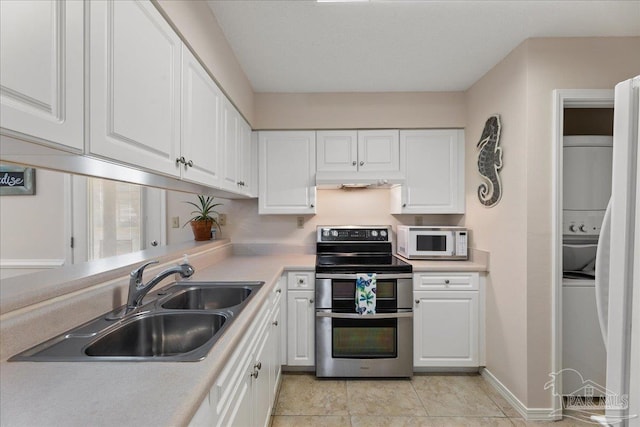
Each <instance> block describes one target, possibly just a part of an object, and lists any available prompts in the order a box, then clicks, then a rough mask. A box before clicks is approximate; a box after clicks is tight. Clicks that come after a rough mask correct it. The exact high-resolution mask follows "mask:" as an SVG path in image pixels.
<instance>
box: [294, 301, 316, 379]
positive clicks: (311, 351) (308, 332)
mask: <svg viewBox="0 0 640 427" xmlns="http://www.w3.org/2000/svg"><path fill="white" fill-rule="evenodd" d="M313 295H314V292H313V291H288V293H287V365H289V366H313V365H314V364H315V347H314V343H315V334H314V332H315V327H314V321H315V310H314V303H313Z"/></svg>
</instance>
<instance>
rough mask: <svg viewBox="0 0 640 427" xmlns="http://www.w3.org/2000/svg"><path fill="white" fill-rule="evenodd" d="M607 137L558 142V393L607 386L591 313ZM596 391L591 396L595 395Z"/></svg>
mask: <svg viewBox="0 0 640 427" xmlns="http://www.w3.org/2000/svg"><path fill="white" fill-rule="evenodd" d="M612 152H613V138H612V137H611V136H593V135H580V136H565V137H564V138H563V224H562V229H563V258H562V264H563V279H562V309H563V316H562V323H563V331H562V332H563V333H562V342H563V345H562V347H563V352H562V353H563V355H562V356H563V357H562V367H563V368H564V369H568V368H570V369H574V370H575V371H577V373H579V374H580V375H577V374H575V375H568V374H567V373H566V372H565V375H563V394H564V395H569V394H574V393H576V394H580V392H579V390H581V389H582V388H583V387H584V383H583V381H588V380H590V381H593V382H594V383H597V384H600V385H602V386H604V385H605V384H606V350H605V345H604V342H603V339H602V335H601V333H600V324H599V322H598V314H597V309H596V292H595V257H596V248H597V244H598V237H599V234H600V227H601V224H602V220H603V218H604V213H605V210H606V208H607V203H608V201H609V197H610V196H611V164H612ZM597 394H598V393H597V390H596V391H595V395H597Z"/></svg>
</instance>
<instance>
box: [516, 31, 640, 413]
mask: <svg viewBox="0 0 640 427" xmlns="http://www.w3.org/2000/svg"><path fill="white" fill-rule="evenodd" d="M526 46H527V51H528V59H527V69H528V83H527V85H528V87H527V111H528V112H527V116H528V117H527V152H526V157H527V188H528V191H527V217H526V224H527V225H526V227H527V325H528V328H527V340H528V344H527V348H528V351H527V356H528V364H527V367H528V378H529V381H528V396H529V399H528V406H529V407H546V406H547V405H548V404H549V402H550V396H549V395H548V394H547V393H546V392H544V391H543V387H544V383H545V382H546V381H547V380H548V378H549V377H548V373H549V372H550V371H551V359H550V354H551V312H552V305H551V292H552V290H551V267H552V263H553V262H554V260H552V259H551V245H552V241H551V214H550V213H551V197H552V193H551V192H552V181H551V179H552V174H551V170H552V145H551V140H552V132H553V129H552V125H553V124H552V113H553V111H552V108H553V104H552V91H553V90H554V89H575V88H580V89H613V87H614V85H615V84H616V83H618V82H620V81H622V80H626V79H628V78H631V77H634V76H636V75H638V74H640V54H639V53H638V52H640V37H633V38H631V37H629V38H622V37H621V38H616V37H610V38H562V39H557V38H546V39H530V40H528V41H527V42H526Z"/></svg>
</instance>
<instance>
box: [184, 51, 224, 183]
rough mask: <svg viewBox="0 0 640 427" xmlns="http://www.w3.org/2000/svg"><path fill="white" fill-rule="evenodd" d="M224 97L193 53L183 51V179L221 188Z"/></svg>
mask: <svg viewBox="0 0 640 427" xmlns="http://www.w3.org/2000/svg"><path fill="white" fill-rule="evenodd" d="M223 98H224V95H223V94H222V92H221V91H220V89H218V86H217V85H216V84H215V82H214V81H213V79H211V77H210V76H209V74H207V72H206V71H205V69H204V68H203V67H202V65H200V63H199V62H198V61H197V59H196V58H195V57H194V56H193V54H192V53H191V52H190V51H189V49H186V48H184V49H182V143H181V159H184V162H182V161H180V169H181V172H182V178H183V179H185V180H187V181H192V182H196V183H199V184H204V185H209V186H215V187H219V186H220V181H221V178H220V171H219V165H221V164H222V161H221V159H220V157H221V156H220V153H221V152H222V150H221V148H220V145H221V144H220V135H221V132H222V126H221V121H222V120H221V119H222V102H223Z"/></svg>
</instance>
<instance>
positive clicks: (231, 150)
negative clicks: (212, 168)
mask: <svg viewBox="0 0 640 427" xmlns="http://www.w3.org/2000/svg"><path fill="white" fill-rule="evenodd" d="M239 127H240V115H239V114H238V112H237V111H236V109H235V107H234V106H233V104H231V102H230V101H229V100H228V99H227V98H226V97H225V98H224V101H223V103H222V129H223V130H222V146H223V147H224V148H223V159H224V165H223V168H222V170H223V178H222V181H223V187H224V188H226V189H228V190H229V191H238V152H239V151H240V150H239V149H238V143H239V141H240V136H241V135H240V132H239Z"/></svg>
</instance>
